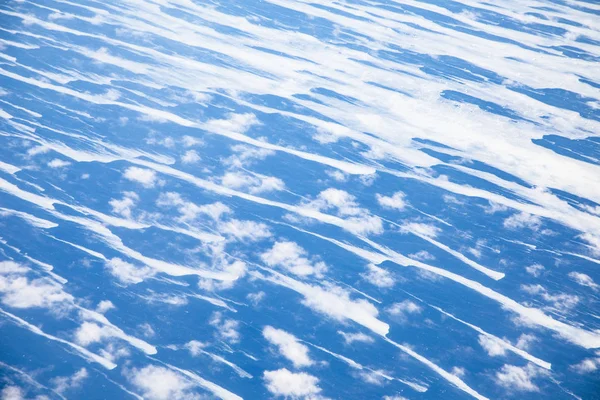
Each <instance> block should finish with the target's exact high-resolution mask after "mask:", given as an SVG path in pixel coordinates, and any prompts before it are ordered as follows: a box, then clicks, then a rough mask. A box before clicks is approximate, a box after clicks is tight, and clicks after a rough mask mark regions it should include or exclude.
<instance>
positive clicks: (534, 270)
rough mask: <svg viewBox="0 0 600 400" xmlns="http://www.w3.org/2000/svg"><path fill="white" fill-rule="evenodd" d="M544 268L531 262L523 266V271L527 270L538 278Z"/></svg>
mask: <svg viewBox="0 0 600 400" xmlns="http://www.w3.org/2000/svg"><path fill="white" fill-rule="evenodd" d="M544 270H545V268H544V266H543V265H541V264H532V265H530V266H528V267H525V271H527V273H528V274H529V275H532V276H535V277H536V278H538V277H539V276H540V275H541V274H542V273H543V272H544Z"/></svg>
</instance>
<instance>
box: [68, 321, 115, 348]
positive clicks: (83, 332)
mask: <svg viewBox="0 0 600 400" xmlns="http://www.w3.org/2000/svg"><path fill="white" fill-rule="evenodd" d="M113 336H114V330H113V329H112V328H110V327H108V326H100V325H98V324H95V323H93V322H89V321H84V322H83V323H82V324H81V326H80V327H79V328H77V330H76V331H75V341H76V342H77V343H79V344H80V345H82V346H88V345H90V344H92V343H98V342H101V341H103V340H104V339H106V338H109V337H113Z"/></svg>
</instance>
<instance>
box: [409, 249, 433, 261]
mask: <svg viewBox="0 0 600 400" xmlns="http://www.w3.org/2000/svg"><path fill="white" fill-rule="evenodd" d="M408 257H409V258H412V259H413V260H418V261H431V260H435V257H434V256H433V255H432V254H431V253H429V252H428V251H425V250H421V251H418V252H416V253H413V254H409V255H408Z"/></svg>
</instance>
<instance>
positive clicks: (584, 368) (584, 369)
mask: <svg viewBox="0 0 600 400" xmlns="http://www.w3.org/2000/svg"><path fill="white" fill-rule="evenodd" d="M596 354H597V355H599V356H600V352H597V353H596ZM571 369H572V370H574V371H576V372H577V373H579V374H588V373H590V372H595V371H596V370H598V369H600V357H596V358H586V359H584V360H582V361H581V362H580V363H578V364H575V365H571Z"/></svg>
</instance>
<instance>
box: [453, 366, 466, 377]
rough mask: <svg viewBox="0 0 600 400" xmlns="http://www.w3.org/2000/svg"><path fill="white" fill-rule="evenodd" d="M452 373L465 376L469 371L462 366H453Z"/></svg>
mask: <svg viewBox="0 0 600 400" xmlns="http://www.w3.org/2000/svg"><path fill="white" fill-rule="evenodd" d="M451 372H452V375H456V376H458V377H459V378H462V377H464V376H465V374H466V373H467V371H466V370H465V369H464V368H462V367H452V371H451Z"/></svg>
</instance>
